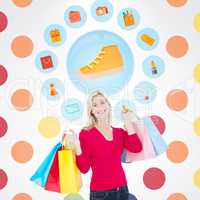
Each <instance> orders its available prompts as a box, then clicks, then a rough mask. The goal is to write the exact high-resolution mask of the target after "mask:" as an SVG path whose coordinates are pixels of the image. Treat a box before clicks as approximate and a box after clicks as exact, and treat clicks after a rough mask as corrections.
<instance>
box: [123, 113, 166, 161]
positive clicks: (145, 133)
mask: <svg viewBox="0 0 200 200" xmlns="http://www.w3.org/2000/svg"><path fill="white" fill-rule="evenodd" d="M133 126H134V128H135V129H136V132H137V135H138V137H139V138H140V140H141V142H142V146H143V149H142V151H141V152H138V153H132V152H130V151H128V150H126V149H124V150H123V153H122V157H121V160H122V162H125V163H130V162H133V161H139V160H147V159H151V158H155V157H157V156H159V155H160V154H162V153H164V152H165V151H166V149H167V144H166V142H165V141H164V139H163V138H162V136H161V134H160V132H159V130H158V129H157V127H156V126H155V125H154V123H153V121H152V120H151V118H150V117H149V116H147V117H144V118H143V119H141V120H138V121H137V122H134V123H133Z"/></svg>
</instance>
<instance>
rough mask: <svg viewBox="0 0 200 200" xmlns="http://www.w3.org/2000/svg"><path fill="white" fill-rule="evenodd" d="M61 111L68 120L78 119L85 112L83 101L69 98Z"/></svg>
mask: <svg viewBox="0 0 200 200" xmlns="http://www.w3.org/2000/svg"><path fill="white" fill-rule="evenodd" d="M61 113H62V115H63V117H65V118H66V119H68V120H77V119H79V118H81V116H82V113H83V106H82V103H81V102H80V101H79V100H78V99H75V98H70V99H67V100H66V101H65V102H64V103H63V104H62V106H61Z"/></svg>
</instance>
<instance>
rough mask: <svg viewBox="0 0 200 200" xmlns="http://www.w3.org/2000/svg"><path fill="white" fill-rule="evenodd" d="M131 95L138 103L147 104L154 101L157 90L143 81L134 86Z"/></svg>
mask: <svg viewBox="0 0 200 200" xmlns="http://www.w3.org/2000/svg"><path fill="white" fill-rule="evenodd" d="M133 94H134V97H135V99H136V100H137V101H138V102H140V103H142V104H148V103H152V102H153V101H154V100H155V98H156V96H157V89H156V87H155V86H154V85H153V84H152V83H150V82H147V81H143V82H140V83H139V84H137V85H136V86H135V88H134V90H133Z"/></svg>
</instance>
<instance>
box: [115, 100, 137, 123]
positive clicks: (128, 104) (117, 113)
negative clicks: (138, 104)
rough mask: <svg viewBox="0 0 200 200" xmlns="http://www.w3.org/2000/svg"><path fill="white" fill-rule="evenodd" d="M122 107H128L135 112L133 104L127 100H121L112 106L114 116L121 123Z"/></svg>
mask: <svg viewBox="0 0 200 200" xmlns="http://www.w3.org/2000/svg"><path fill="white" fill-rule="evenodd" d="M123 106H126V107H128V108H129V109H130V110H133V111H134V110H135V104H134V103H133V102H132V101H130V100H128V99H122V100H121V101H119V102H118V103H117V104H116V105H115V106H114V116H115V118H116V119H117V120H118V121H123V118H122V110H123Z"/></svg>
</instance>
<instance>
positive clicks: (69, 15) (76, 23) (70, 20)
mask: <svg viewBox="0 0 200 200" xmlns="http://www.w3.org/2000/svg"><path fill="white" fill-rule="evenodd" d="M64 20H65V22H66V23H67V25H68V26H70V27H71V28H80V27H81V26H83V25H84V24H85V22H86V20H87V15H86V12H85V10H84V9H83V8H82V7H80V6H71V7H69V8H68V9H67V10H66V11H65V14H64Z"/></svg>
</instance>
